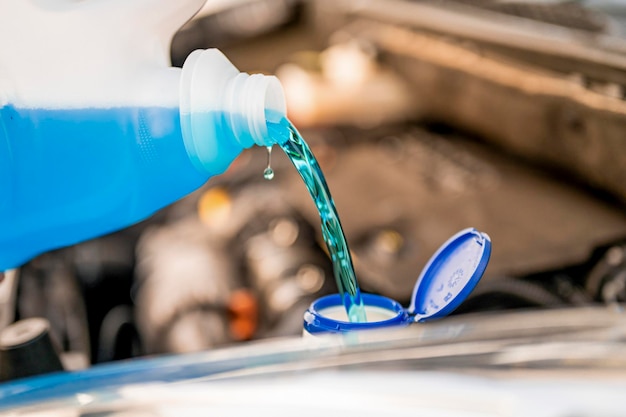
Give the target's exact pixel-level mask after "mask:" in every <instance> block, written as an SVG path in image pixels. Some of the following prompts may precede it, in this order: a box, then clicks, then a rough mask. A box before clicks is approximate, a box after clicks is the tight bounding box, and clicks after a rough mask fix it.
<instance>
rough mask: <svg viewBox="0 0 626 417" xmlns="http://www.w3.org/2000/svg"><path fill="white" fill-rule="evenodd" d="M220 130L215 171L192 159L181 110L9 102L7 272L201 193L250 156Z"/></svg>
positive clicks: (5, 137) (4, 136)
mask: <svg viewBox="0 0 626 417" xmlns="http://www.w3.org/2000/svg"><path fill="white" fill-rule="evenodd" d="M216 117H218V116H216ZM217 126H219V124H217ZM220 136H221V137H220V141H222V144H221V145H220V146H223V151H222V153H221V154H220V158H222V159H223V161H222V163H221V165H220V167H219V169H217V171H218V172H207V171H206V170H199V169H197V168H196V167H195V166H194V165H193V164H192V162H191V161H190V158H189V156H188V155H187V152H186V150H185V145H184V142H183V140H182V136H181V126H180V114H179V109H178V108H157V107H155V108H149V107H144V108H109V109H75V110H74V109H70V110H47V109H24V108H14V107H12V106H4V107H2V108H0V270H6V269H10V268H13V267H17V266H19V265H21V264H23V263H25V262H26V261H28V260H29V259H31V258H32V257H34V256H36V255H37V254H39V253H42V252H44V251H47V250H50V249H53V248H57V247H62V246H66V245H71V244H74V243H76V242H80V241H82V240H86V239H88V238H92V237H95V236H99V235H102V234H105V233H108V232H111V231H114V230H118V229H121V228H122V227H125V226H128V225H131V224H133V223H136V222H137V221H140V220H142V219H145V218H146V217H148V216H149V215H151V214H152V213H154V212H155V211H157V210H158V209H160V208H162V207H165V206H166V205H168V204H170V203H172V202H174V201H176V200H178V199H179V198H181V197H183V196H185V195H187V194H189V193H190V192H192V191H194V190H195V189H197V188H198V187H200V186H201V185H202V184H203V183H204V182H205V181H206V180H207V179H208V178H209V177H210V176H212V175H215V174H218V173H221V171H223V170H224V169H225V167H227V166H228V164H229V163H230V162H231V161H232V160H233V159H234V158H235V157H236V156H237V155H238V154H239V152H241V149H242V148H241V146H237V144H235V143H233V142H234V141H235V140H234V138H233V137H232V134H231V133H229V132H224V134H223V135H220Z"/></svg>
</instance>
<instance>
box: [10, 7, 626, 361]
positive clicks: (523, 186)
mask: <svg viewBox="0 0 626 417" xmlns="http://www.w3.org/2000/svg"><path fill="white" fill-rule="evenodd" d="M588 3H589V5H586V4H585V3H580V2H534V1H499V0H480V1H464V0H424V1H418V0H412V1H404V0H385V1H382V0H359V1H356V0H332V1H327V0H319V1H315V2H298V1H295V0H293V1H287V0H257V1H241V2H231V3H228V5H227V6H225V7H223V8H221V9H218V10H214V11H208V12H206V13H203V14H201V15H199V16H198V17H197V18H196V19H194V20H192V21H191V22H189V23H188V24H187V26H186V27H185V28H183V30H182V31H181V32H180V33H179V35H178V36H177V38H176V39H175V40H174V43H173V49H172V59H173V62H174V63H175V64H176V63H178V64H180V63H181V62H182V60H183V59H184V57H185V56H186V55H187V54H188V53H189V51H191V50H192V49H194V48H200V47H202V48H207V47H219V48H221V49H223V50H224V52H225V53H226V55H228V56H229V57H231V58H232V59H233V62H235V63H236V64H237V66H238V67H240V68H242V69H243V70H246V69H248V70H255V71H256V70H264V71H267V72H276V73H277V74H278V76H279V77H280V78H281V81H282V82H283V84H284V86H285V89H286V93H287V96H288V100H289V103H288V105H289V112H290V118H292V120H293V121H294V123H295V124H296V125H297V126H301V127H302V133H303V136H304V137H305V138H306V139H307V141H308V142H309V143H310V144H311V146H312V148H313V151H314V153H315V154H316V156H317V157H318V159H319V161H320V164H321V167H322V170H323V171H324V173H325V175H326V177H327V180H328V183H329V185H330V187H331V191H332V193H333V196H334V198H335V202H336V205H337V208H338V212H339V214H340V216H341V219H342V224H343V226H344V229H345V232H346V236H347V238H348V240H349V243H350V245H351V250H352V252H353V258H354V261H355V268H356V272H357V276H358V279H359V282H360V285H361V287H362V289H363V290H364V291H366V292H374V293H379V294H383V295H386V296H388V297H392V298H395V299H397V300H399V301H402V302H404V303H407V302H408V300H409V297H410V295H411V291H412V288H413V285H414V283H415V280H416V279H417V277H418V275H419V273H420V271H421V269H422V268H423V266H424V265H425V264H426V262H427V261H428V258H429V257H430V256H431V255H432V254H433V253H434V252H435V250H436V249H437V248H438V247H439V245H440V244H441V243H442V242H443V241H445V240H446V239H447V237H448V236H450V235H452V234H453V233H455V232H456V231H458V230H460V229H462V228H465V227H468V226H474V227H477V228H479V229H480V230H484V231H486V232H487V233H488V234H489V235H490V236H491V238H492V239H493V242H494V246H493V247H494V251H493V255H492V260H491V263H490V266H489V268H488V269H487V273H486V276H485V278H483V280H482V282H481V283H480V284H479V286H478V287H477V288H476V290H475V292H474V293H473V294H472V295H471V297H470V298H469V299H468V300H467V301H466V302H465V303H464V304H463V305H462V306H461V307H460V308H459V310H457V312H456V314H458V315H461V314H465V313H470V312H479V311H494V310H509V309H522V308H523V309H547V308H555V307H581V306H590V305H610V306H615V305H619V304H620V303H623V302H624V301H626V216H625V215H624V204H625V203H626V164H625V163H624V152H623V149H624V144H623V137H624V135H623V132H624V131H626V102H625V100H624V99H625V95H626V92H625V91H626V90H625V86H626V78H625V77H626V76H625V75H624V74H626V72H625V71H624V70H626V40H624V39H622V38H619V36H621V33H620V28H621V26H620V20H619V15H617V16H618V18H617V19H614V18H612V17H611V16H609V15H607V14H606V13H604V12H603V11H602V10H600V9H601V8H600V6H603V4H602V2H588ZM592 6H593V7H592ZM596 6H597V7H596ZM605 9H606V8H605ZM251 16H255V18H254V19H253V18H252V17H251ZM251 21H253V22H254V24H252V23H250V24H248V23H242V22H251ZM266 158H267V152H266V150H265V149H260V148H259V149H250V150H248V151H247V152H246V153H244V154H243V155H242V156H241V157H240V158H239V159H238V160H237V161H235V163H234V164H233V166H232V167H231V168H230V169H229V171H228V172H227V173H225V174H224V175H222V176H220V177H217V178H214V179H212V180H211V181H210V182H209V184H207V185H206V186H205V187H204V188H203V189H201V190H199V191H198V192H196V193H195V194H193V195H192V196H190V197H188V198H186V199H184V200H182V201H180V202H179V203H177V204H175V205H174V206H172V207H169V208H168V209H166V210H164V211H162V212H160V213H158V214H157V215H156V216H154V217H153V218H152V219H150V220H148V221H146V222H144V223H142V224H139V225H136V226H134V227H132V228H130V229H127V230H124V231H122V232H119V233H116V234H112V235H109V236H105V237H102V238H100V239H97V240H94V241H90V242H85V243H83V244H80V245H77V246H75V247H72V248H68V249H63V250H59V251H55V252H52V253H49V254H46V255H44V256H42V257H40V258H38V259H36V260H34V261H33V262H31V263H30V264H28V265H26V266H25V267H24V268H22V269H21V270H20V271H17V272H12V273H11V274H10V275H9V277H8V279H6V280H5V282H4V283H2V284H0V329H1V328H2V327H5V326H6V325H7V324H8V323H10V322H11V321H13V320H14V319H20V320H21V319H26V318H31V317H42V318H45V319H46V320H48V322H49V323H50V336H51V338H52V339H53V341H54V343H55V344H56V345H57V346H58V348H60V351H61V352H62V353H63V355H61V356H62V359H63V357H65V361H64V366H65V367H66V369H77V368H81V367H86V366H88V365H89V364H90V363H91V364H93V363H102V362H108V361H114V360H119V359H125V358H133V357H138V356H143V355H147V354H155V353H165V352H190V351H198V350H205V349H210V348H214V347H217V346H223V345H228V344H232V343H236V342H241V341H246V340H253V339H262V338H269V337H275V336H287V335H298V334H300V333H301V331H302V313H303V311H304V310H305V309H306V307H307V306H308V304H309V303H310V302H311V301H312V300H314V299H316V298H318V297H319V296H320V295H324V294H329V293H332V292H335V290H336V285H335V283H334V279H333V275H332V269H331V265H330V262H329V260H328V258H327V256H326V253H325V252H324V249H323V243H321V237H320V230H319V219H318V218H317V213H316V211H315V208H314V206H313V203H312V202H311V201H310V199H309V197H308V196H307V194H306V190H305V188H304V186H303V184H302V182H301V180H300V179H299V177H298V175H297V173H296V171H295V170H294V169H293V168H292V167H291V166H290V164H289V161H288V160H287V159H286V158H285V157H284V155H280V154H279V152H274V153H273V156H272V167H273V169H274V172H275V173H276V177H275V178H274V179H273V180H272V181H270V182H267V181H265V180H264V179H263V169H264V167H265V164H266ZM17 277H19V278H17ZM571 311H572V313H571V314H575V309H572V310H571ZM72 354H73V355H74V356H73V357H74V361H72V360H71V359H68V358H71V357H72ZM76 357H78V358H79V359H76Z"/></svg>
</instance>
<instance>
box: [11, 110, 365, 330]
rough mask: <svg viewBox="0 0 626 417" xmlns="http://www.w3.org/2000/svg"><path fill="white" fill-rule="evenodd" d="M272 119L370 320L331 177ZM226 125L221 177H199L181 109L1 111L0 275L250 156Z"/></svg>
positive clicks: (146, 212) (345, 282) (340, 271)
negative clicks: (242, 154)
mask: <svg viewBox="0 0 626 417" xmlns="http://www.w3.org/2000/svg"><path fill="white" fill-rule="evenodd" d="M227 116H228V115H225V114H214V115H212V116H210V117H207V120H210V121H213V122H214V123H211V124H209V125H208V126H227V124H226V123H223V122H221V120H223V119H224V118H226V117H227ZM268 116H271V115H268ZM267 120H270V121H273V122H270V123H269V124H268V127H269V135H270V137H271V138H272V139H273V141H275V142H277V143H279V144H280V146H281V148H282V149H283V150H284V151H285V153H286V154H287V155H288V157H289V158H290V159H291V161H292V163H293V164H294V166H295V167H296V169H297V170H298V172H299V173H300V176H301V177H302V179H303V180H304V183H305V185H306V187H307V189H308V190H309V192H310V194H311V197H312V198H313V201H314V202H315V205H316V206H317V209H318V211H319V213H320V218H321V223H322V234H323V237H324V240H325V242H326V245H327V247H328V252H329V254H330V257H331V260H332V262H333V267H334V274H335V278H336V281H337V286H338V289H339V293H340V294H341V295H342V297H343V300H344V305H345V308H346V312H347V313H348V317H349V319H350V321H354V322H362V321H366V318H365V310H364V308H363V301H362V299H361V293H360V290H359V286H358V284H357V281H356V277H355V274H354V268H353V266H352V259H351V257H350V251H349V249H348V245H347V242H346V239H345V236H344V234H343V230H342V228H341V223H340V222H339V217H338V216H337V211H336V209H335V205H334V203H333V200H332V197H331V195H330V191H329V189H328V186H327V185H326V181H325V179H324V175H323V174H322V172H321V170H320V167H319V165H318V163H317V161H316V159H315V157H314V156H313V153H312V152H311V150H310V149H309V147H308V146H307V144H306V142H305V141H304V140H303V139H302V137H301V136H300V134H299V133H298V131H297V130H296V129H295V128H294V127H293V125H292V124H291V123H290V122H289V121H288V120H287V119H286V118H284V117H274V118H271V117H268V118H267ZM218 129H221V130H218V131H216V132H213V134H215V135H217V136H218V137H219V141H220V144H221V148H220V153H219V155H217V156H218V157H219V158H217V159H216V161H215V163H214V165H212V166H213V168H214V172H201V171H199V170H198V169H197V167H196V166H194V164H193V162H192V161H191V160H190V157H189V155H188V153H187V150H186V148H185V144H184V142H183V140H182V139H181V138H182V133H181V122H180V114H179V109H178V108H175V107H174V108H164V107H163V108H161V107H153V108H151V107H120V108H106V109H104V108H103V109H96V108H87V109H59V110H54V109H30V108H15V107H13V106H11V105H6V106H4V107H0V231H1V233H0V270H3V269H9V268H12V267H16V266H19V265H21V264H23V263H25V262H26V261H28V260H29V259H31V258H33V257H34V256H36V255H37V254H39V253H42V252H45V251H47V250H50V249H52V248H55V247H62V246H67V245H71V244H74V243H77V242H81V241H83V240H86V239H90V238H93V237H96V236H100V235H103V234H105V233H108V232H111V231H114V230H118V229H120V228H122V227H125V226H128V225H131V224H133V223H136V222H138V221H140V220H143V219H145V218H147V217H148V216H150V215H151V214H152V213H154V212H155V211H156V210H158V209H160V208H163V207H165V206H167V205H168V204H170V203H172V202H173V201H176V200H177V199H179V198H182V197H183V196H185V195H187V194H189V193H191V192H192V191H194V190H195V189H197V188H199V187H200V186H201V185H202V184H204V183H205V182H206V180H207V179H208V178H209V177H211V176H213V175H217V174H220V173H221V172H223V170H225V169H226V167H228V165H229V164H230V162H232V160H233V159H235V158H236V156H237V155H238V154H239V153H240V152H241V150H242V147H241V145H240V144H239V143H237V141H236V139H235V138H234V137H233V133H232V131H230V130H228V129H226V128H218ZM208 134H209V132H208V131H207V135H208ZM265 175H266V177H268V178H269V177H271V176H273V172H271V170H269V171H266V173H265Z"/></svg>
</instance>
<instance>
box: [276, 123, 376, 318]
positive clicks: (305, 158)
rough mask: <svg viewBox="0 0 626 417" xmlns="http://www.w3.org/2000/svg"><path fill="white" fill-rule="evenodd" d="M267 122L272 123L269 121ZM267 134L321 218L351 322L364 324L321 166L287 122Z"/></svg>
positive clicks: (347, 251)
mask: <svg viewBox="0 0 626 417" xmlns="http://www.w3.org/2000/svg"><path fill="white" fill-rule="evenodd" d="M268 120H271V119H270V118H268ZM269 134H270V136H271V137H272V138H274V139H276V141H277V143H278V144H279V145H280V147H281V148H282V150H283V151H284V152H285V154H287V156H288V157H289V159H290V160H291V162H292V164H293V165H294V166H295V168H296V170H297V171H298V173H299V174H300V177H302V180H303V181H304V184H305V185H306V188H307V190H308V191H309V194H310V195H311V198H312V199H313V202H314V203H315V206H316V207H317V210H318V212H319V215H320V220H321V227H322V236H323V238H324V242H325V243H326V247H327V248H328V253H329V255H330V258H331V261H332V263H333V272H334V275H335V281H336V282H337V287H338V289H339V294H340V295H341V298H342V301H343V305H344V307H345V309H346V313H347V314H348V319H349V320H350V321H351V322H366V321H367V317H366V315H365V308H364V306H363V300H362V298H361V290H360V288H359V284H358V282H357V280H356V274H355V273H354V266H353V264H352V257H351V255H350V249H349V248H348V242H347V241H346V237H345V234H344V233H343V228H342V227H341V222H340V221H339V216H338V214H337V209H336V208H335V203H334V201H333V198H332V196H331V194H330V190H329V188H328V185H327V183H326V179H325V178H324V174H323V173H322V170H321V169H320V166H319V164H318V162H317V160H316V159H315V156H314V155H313V152H311V149H310V148H309V146H308V145H307V143H306V142H305V141H304V139H303V138H302V136H301V135H300V133H299V132H298V130H297V129H296V128H295V127H294V126H293V124H292V123H291V122H290V121H289V120H288V119H286V118H282V119H281V120H280V122H278V123H270V124H269Z"/></svg>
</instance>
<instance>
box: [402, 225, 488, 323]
mask: <svg viewBox="0 0 626 417" xmlns="http://www.w3.org/2000/svg"><path fill="white" fill-rule="evenodd" d="M490 255H491V239H490V238H489V236H487V235H486V234H485V233H481V232H479V231H477V230H476V229H474V228H468V229H465V230H462V231H460V232H459V233H457V234H456V235H454V236H452V237H451V238H450V239H448V241H447V242H446V243H444V244H443V245H442V246H441V247H440V248H439V250H438V251H437V252H436V253H435V254H434V255H433V256H432V258H430V260H429V261H428V263H427V264H426V267H425V268H424V269H423V270H422V273H421V275H420V276H419V278H418V279H417V283H416V284H415V288H414V289H413V297H412V298H411V306H410V307H409V310H408V312H409V314H411V316H414V317H413V320H414V321H425V320H428V319H432V318H437V317H443V316H446V315H447V314H450V313H451V312H452V311H453V310H454V309H455V308H457V307H458V306H459V304H461V303H462V302H463V300H465V298H466V297H467V296H468V295H469V294H470V292H472V290H473V289H474V287H475V286H476V284H478V281H480V278H481V277H482V276H483V273H484V272H485V269H486V268H487V264H488V263H489V256H490Z"/></svg>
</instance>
